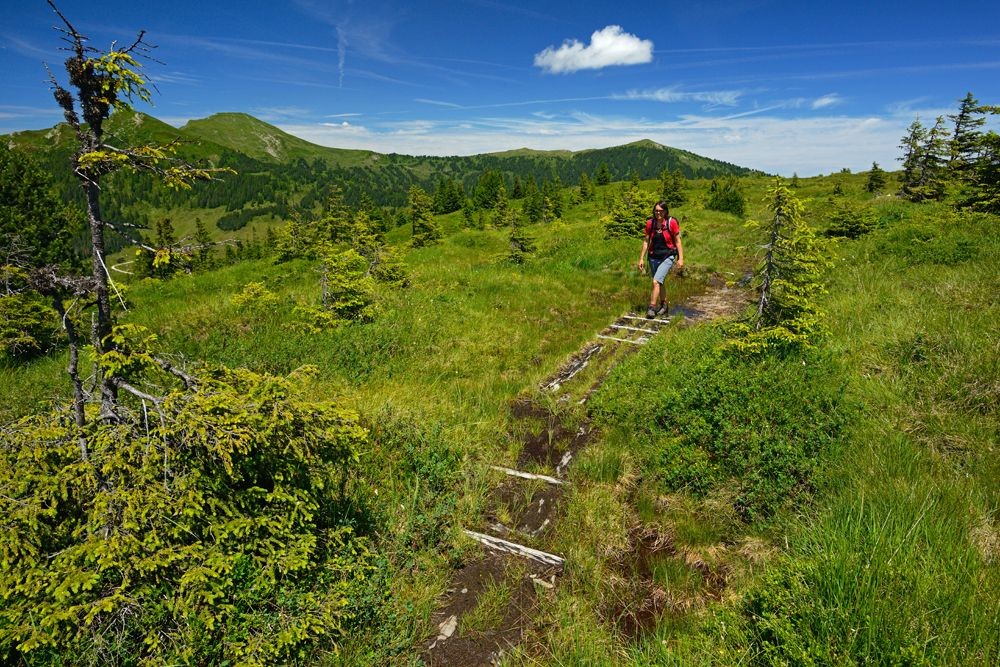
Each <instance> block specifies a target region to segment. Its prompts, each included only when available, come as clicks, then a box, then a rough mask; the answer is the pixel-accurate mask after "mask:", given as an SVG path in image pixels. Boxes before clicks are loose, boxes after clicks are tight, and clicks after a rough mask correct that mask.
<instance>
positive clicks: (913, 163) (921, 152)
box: [899, 117, 947, 201]
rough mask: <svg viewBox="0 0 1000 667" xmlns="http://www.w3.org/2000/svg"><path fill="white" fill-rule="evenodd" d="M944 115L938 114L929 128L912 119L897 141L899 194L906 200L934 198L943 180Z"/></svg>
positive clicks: (939, 194) (938, 196) (942, 189)
mask: <svg viewBox="0 0 1000 667" xmlns="http://www.w3.org/2000/svg"><path fill="white" fill-rule="evenodd" d="M946 136H947V133H946V130H945V128H944V119H943V118H942V117H938V119H937V122H935V124H934V127H932V128H931V129H930V130H928V129H927V128H925V127H924V125H923V124H922V123H921V122H920V120H919V119H917V120H915V121H913V123H912V124H910V127H909V128H908V129H907V133H906V136H905V137H903V141H902V143H901V144H900V146H899V147H900V148H901V149H902V150H903V157H901V158H899V159H900V160H901V161H902V163H903V174H902V176H901V178H900V188H899V194H900V195H901V196H902V197H905V198H906V199H909V200H910V201H925V200H938V199H941V198H942V197H944V194H945V188H946V184H947V172H946V169H945V166H946V159H947V143H946Z"/></svg>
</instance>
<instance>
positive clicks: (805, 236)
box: [729, 179, 830, 354]
mask: <svg viewBox="0 0 1000 667" xmlns="http://www.w3.org/2000/svg"><path fill="white" fill-rule="evenodd" d="M768 195H769V197H770V199H771V203H770V209H771V212H772V213H773V217H772V218H771V221H770V223H769V224H767V225H766V226H764V225H760V224H757V223H754V225H753V226H754V227H757V228H760V229H763V231H764V233H765V235H766V236H765V238H766V242H765V243H764V244H763V245H762V249H763V251H764V257H763V260H762V262H761V264H760V266H759V267H758V269H757V271H756V273H755V283H756V287H757V290H758V292H759V297H758V300H757V306H756V308H755V309H754V311H753V312H752V314H750V315H749V317H747V318H746V319H744V320H742V321H740V322H737V323H736V324H734V325H733V326H732V327H730V329H729V336H730V343H729V344H730V345H731V346H732V347H733V348H735V349H736V350H739V351H741V352H744V353H751V354H755V353H760V352H766V351H768V350H781V349H788V348H794V347H800V346H809V345H811V344H812V343H813V342H814V341H815V339H816V337H817V336H819V335H820V334H822V332H823V327H822V312H821V311H820V308H819V305H818V303H817V299H818V297H819V296H820V295H821V294H823V293H824V292H825V288H824V286H823V283H822V277H823V272H824V271H825V270H826V269H827V268H828V267H829V266H830V263H829V261H828V260H827V259H826V258H825V256H824V252H823V246H822V243H821V242H820V240H819V239H818V238H817V237H816V235H815V234H814V233H813V231H812V230H811V229H810V228H809V226H808V225H807V224H806V223H805V221H804V219H803V215H802V213H803V208H802V203H801V202H800V201H799V200H798V199H797V198H796V197H795V196H794V195H793V194H792V193H791V190H789V189H788V187H787V186H785V185H784V183H782V182H781V179H777V180H776V181H775V184H774V187H772V188H771V190H770V191H769V192H768Z"/></svg>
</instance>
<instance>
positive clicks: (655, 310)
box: [639, 201, 684, 319]
mask: <svg viewBox="0 0 1000 667" xmlns="http://www.w3.org/2000/svg"><path fill="white" fill-rule="evenodd" d="M647 253H648V254H649V273H650V275H652V276H653V291H652V293H651V294H650V295H649V310H647V311H646V317H648V318H649V319H653V318H654V317H657V316H659V315H666V314H667V294H666V289H664V287H663V281H664V280H666V278H667V274H668V273H669V272H670V269H671V268H673V266H674V264H676V265H677V268H679V269H682V268H684V244H682V243H681V227H680V225H679V224H678V222H677V219H676V218H671V217H670V209H669V208H668V207H667V202H665V201H658V202H656V204H655V205H654V206H653V217H652V218H650V219H649V220H647V221H646V233H645V235H644V236H643V239H642V253H640V255H639V273H642V272H643V271H645V267H646V254H647Z"/></svg>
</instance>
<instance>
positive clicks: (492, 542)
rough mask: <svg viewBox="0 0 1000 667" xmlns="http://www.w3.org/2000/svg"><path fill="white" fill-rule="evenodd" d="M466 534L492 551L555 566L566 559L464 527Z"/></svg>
mask: <svg viewBox="0 0 1000 667" xmlns="http://www.w3.org/2000/svg"><path fill="white" fill-rule="evenodd" d="M462 532H464V533H465V534H466V535H468V536H469V537H471V538H472V539H474V540H476V541H477V542H479V543H481V544H483V545H484V546H486V547H487V548H488V549H493V550H494V551H502V552H503V553H508V554H514V555H517V556H522V557H524V558H528V559H530V560H533V561H536V562H539V563H542V564H544V565H554V566H557V567H562V566H563V565H564V564H565V562H566V559H565V558H561V557H559V556H556V555H555V554H550V553H546V552H545V551H539V550H538V549H532V548H531V547H526V546H524V545H523V544H517V543H516V542H510V541H508V540H503V539H500V538H499V537H493V536H492V535H484V534H483V533H477V532H475V531H473V530H468V529H465V530H463V531H462Z"/></svg>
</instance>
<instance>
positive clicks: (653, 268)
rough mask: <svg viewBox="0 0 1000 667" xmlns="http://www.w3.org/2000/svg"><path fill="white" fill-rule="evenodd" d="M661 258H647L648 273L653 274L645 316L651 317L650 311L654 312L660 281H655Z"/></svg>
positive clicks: (659, 290)
mask: <svg viewBox="0 0 1000 667" xmlns="http://www.w3.org/2000/svg"><path fill="white" fill-rule="evenodd" d="M662 262H663V260H661V259H653V258H652V257H650V258H649V273H650V275H652V276H653V288H652V290H651V291H650V294H649V308H648V309H647V310H646V317H652V316H651V315H650V313H655V312H656V301H657V299H659V298H660V292H661V288H662V283H661V282H657V281H656V274H657V272H658V271H659V270H660V265H661V264H662Z"/></svg>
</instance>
